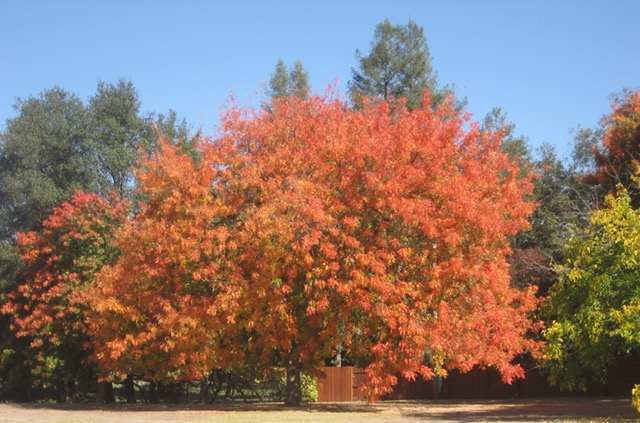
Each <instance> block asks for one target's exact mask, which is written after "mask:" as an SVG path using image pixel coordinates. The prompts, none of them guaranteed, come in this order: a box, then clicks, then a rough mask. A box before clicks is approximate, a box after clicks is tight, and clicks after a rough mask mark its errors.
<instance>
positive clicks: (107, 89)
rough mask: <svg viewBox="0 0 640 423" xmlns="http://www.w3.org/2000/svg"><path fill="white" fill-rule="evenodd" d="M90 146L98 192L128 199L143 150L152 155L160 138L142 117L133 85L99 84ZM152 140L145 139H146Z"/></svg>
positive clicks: (91, 104)
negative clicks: (136, 165)
mask: <svg viewBox="0 0 640 423" xmlns="http://www.w3.org/2000/svg"><path fill="white" fill-rule="evenodd" d="M87 112H88V115H89V122H90V126H89V130H90V133H89V142H90V146H91V150H92V153H93V158H94V159H95V160H96V163H95V169H96V171H97V173H98V175H97V176H98V177H97V183H98V192H100V193H101V194H102V195H108V194H109V192H111V191H112V190H115V191H116V192H117V193H118V194H119V195H120V196H123V197H127V196H128V195H129V193H130V192H131V191H132V189H133V187H134V182H133V176H132V166H133V164H134V163H135V161H136V160H137V159H138V156H139V153H140V151H141V150H143V149H144V150H147V151H150V150H151V149H152V146H153V143H154V142H155V139H156V136H157V134H153V133H150V132H149V131H148V128H149V127H150V126H152V122H150V121H148V120H145V119H144V118H143V117H141V116H140V101H139V100H138V94H137V92H136V90H135V88H134V86H133V83H131V82H130V81H125V80H122V79H121V80H119V81H118V82H117V83H116V84H111V83H107V82H102V81H101V82H99V83H98V87H97V90H96V94H95V95H94V96H93V97H91V99H90V100H89V105H88V110H87ZM149 135H151V137H149V138H146V137H145V136H149Z"/></svg>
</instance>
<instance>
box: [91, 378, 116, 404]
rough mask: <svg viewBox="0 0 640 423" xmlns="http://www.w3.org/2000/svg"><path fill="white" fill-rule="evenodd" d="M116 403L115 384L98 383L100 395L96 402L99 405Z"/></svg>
mask: <svg viewBox="0 0 640 423" xmlns="http://www.w3.org/2000/svg"><path fill="white" fill-rule="evenodd" d="M115 401H116V399H115V396H114V395H113V384H112V383H111V382H98V395H97V396H96V402H98V403H99V404H102V403H106V404H113V403H114V402H115Z"/></svg>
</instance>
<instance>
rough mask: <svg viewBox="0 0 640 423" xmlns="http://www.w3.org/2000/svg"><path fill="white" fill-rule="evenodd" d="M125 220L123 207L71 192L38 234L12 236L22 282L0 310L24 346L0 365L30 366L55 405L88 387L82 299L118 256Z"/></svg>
mask: <svg viewBox="0 0 640 423" xmlns="http://www.w3.org/2000/svg"><path fill="white" fill-rule="evenodd" d="M126 216H127V207H126V204H125V203H122V202H119V201H117V200H116V199H111V200H106V199H104V198H102V197H100V196H98V195H97V194H85V193H83V192H81V191H78V192H76V194H74V196H73V197H72V198H71V200H70V201H69V202H65V203H63V204H62V205H61V206H59V207H57V208H56V209H55V210H54V212H53V214H52V215H51V216H50V217H48V218H47V219H46V220H45V221H44V222H43V224H42V229H41V230H39V231H32V232H26V233H18V235H17V245H18V253H19V255H20V257H21V259H22V261H23V262H24V271H23V273H22V275H21V276H22V281H23V282H22V283H21V284H20V285H19V286H18V287H17V288H16V289H15V290H13V291H11V292H9V293H8V294H7V295H6V296H5V297H4V299H5V301H6V302H5V303H4V305H3V306H2V308H1V309H0V312H1V313H2V314H4V315H6V316H8V317H9V319H10V322H11V330H12V331H13V332H14V334H15V335H16V336H17V337H18V338H24V339H27V340H28V341H29V343H30V344H29V347H28V348H26V349H25V350H22V351H15V350H14V351H8V350H5V351H4V354H5V357H3V359H4V360H11V359H12V358H11V355H19V356H20V360H23V361H27V362H28V364H29V366H30V367H31V371H32V375H33V376H34V380H33V383H34V384H36V385H38V386H40V387H42V388H47V387H49V388H50V389H51V390H53V391H55V394H56V396H57V398H58V400H61V399H63V398H64V397H65V396H67V395H73V393H74V392H75V389H77V388H78V383H80V384H84V385H85V386H84V387H83V388H84V391H89V390H93V388H94V387H95V386H91V385H90V386H89V387H87V386H86V384H87V383H95V381H96V379H95V377H96V375H95V370H94V369H93V367H92V366H91V365H90V364H89V362H88V355H89V353H88V351H87V349H86V348H87V343H88V337H87V331H86V326H85V312H86V310H87V306H86V303H85V300H84V298H83V294H84V292H85V290H86V289H87V288H88V287H90V286H91V284H93V282H94V274H95V273H96V272H97V271H98V270H100V268H101V267H102V266H103V265H105V264H106V263H109V262H110V261H112V260H113V259H114V258H115V256H116V255H117V254H118V249H117V248H115V247H114V246H113V245H112V240H113V234H114V232H115V231H116V229H117V228H118V227H119V226H120V225H121V224H122V222H123V221H124V220H125V218H126ZM7 354H8V355H7Z"/></svg>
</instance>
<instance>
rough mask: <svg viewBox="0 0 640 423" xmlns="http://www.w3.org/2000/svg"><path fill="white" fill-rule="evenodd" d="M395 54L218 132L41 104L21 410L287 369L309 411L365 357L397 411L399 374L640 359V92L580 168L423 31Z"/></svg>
mask: <svg viewBox="0 0 640 423" xmlns="http://www.w3.org/2000/svg"><path fill="white" fill-rule="evenodd" d="M370 47H371V48H370V51H369V53H368V54H367V55H364V54H363V53H361V52H360V51H357V52H356V59H357V68H354V69H353V75H352V80H351V81H350V83H349V98H348V100H341V99H336V100H327V99H325V98H323V97H322V96H312V94H311V87H310V85H309V77H308V73H307V71H306V70H305V69H304V67H303V65H302V63H300V62H296V63H295V64H294V65H293V67H291V68H288V67H287V65H286V64H285V63H284V62H282V61H279V62H278V63H277V64H276V68H275V71H274V73H273V74H272V75H271V78H270V83H269V88H268V91H267V93H266V94H267V95H266V98H265V101H264V103H263V106H262V107H261V110H259V111H250V110H244V109H242V108H240V107H232V108H231V109H230V110H229V111H228V112H227V113H226V114H225V115H224V116H223V117H222V119H221V122H222V123H221V135H220V136H219V137H217V138H216V139H210V138H207V137H202V136H200V134H197V133H196V134H193V133H190V132H189V128H188V126H187V124H186V122H185V121H184V120H180V119H179V118H178V117H177V115H176V113H175V112H169V113H167V114H166V115H156V114H147V115H143V114H142V113H141V112H140V110H139V104H140V103H139V100H138V96H137V93H136V91H135V88H134V86H133V84H132V83H131V82H128V81H124V80H121V81H118V82H117V83H115V84H111V83H107V82H100V83H99V84H98V86H97V90H96V94H95V95H94V96H92V97H91V98H90V99H89V100H88V102H86V103H85V102H83V101H82V100H81V99H79V98H78V97H77V96H75V95H73V94H70V93H67V92H66V91H64V90H63V89H62V88H58V87H56V88H53V89H49V90H46V91H44V92H43V93H42V94H40V96H39V97H30V98H28V99H26V100H19V101H18V102H17V103H16V112H17V116H16V117H14V118H11V119H9V120H8V121H7V125H6V128H5V130H4V132H3V133H2V134H1V145H0V236H1V237H2V239H1V240H0V242H1V243H2V244H1V245H0V247H1V249H0V257H1V258H2V261H1V263H0V264H1V268H0V272H1V273H0V277H1V285H0V296H1V298H2V308H1V309H0V311H1V313H0V331H2V334H3V336H2V345H0V348H1V349H2V355H1V357H0V360H1V361H0V395H2V399H3V400H12V401H40V400H52V399H53V400H58V401H65V400H75V401H85V400H96V398H97V399H99V400H105V401H110V400H113V394H112V392H113V391H112V383H114V382H115V383H120V384H122V386H123V390H124V395H125V397H126V398H127V400H128V401H135V390H134V384H135V383H138V386H139V387H140V386H143V387H144V388H143V389H142V391H140V392H144V393H145V395H146V398H148V399H150V400H162V399H163V398H164V399H165V400H169V399H173V400H175V399H176V398H177V397H176V392H177V390H179V389H178V388H177V387H180V386H182V387H184V386H186V385H185V382H195V381H198V386H200V389H201V392H202V393H203V394H202V395H201V397H200V398H201V399H202V398H204V399H205V400H206V399H207V398H209V397H207V392H208V390H209V389H210V388H211V387H212V386H218V385H214V383H217V382H216V381H218V380H219V379H220V375H227V376H226V377H227V378H228V379H229V380H232V381H233V380H239V379H238V378H241V379H242V380H248V381H257V380H264V381H273V380H274V375H278V376H276V377H275V379H276V380H280V385H278V384H275V385H273V388H270V389H272V391H273V392H280V394H278V395H281V397H279V398H282V399H284V400H285V402H287V403H289V404H296V403H299V402H300V401H302V400H303V392H308V391H309V390H311V391H312V390H313V389H312V388H310V387H309V386H310V385H312V382H310V380H312V378H313V377H316V376H320V375H319V368H320V367H322V366H323V365H327V364H329V365H331V364H333V365H340V364H344V363H348V364H355V365H358V366H361V367H362V368H364V369H365V370H366V372H367V374H368V376H369V380H370V386H369V387H368V389H369V394H370V397H371V398H375V397H377V396H380V395H381V394H384V393H385V392H387V391H388V390H389V389H390V387H391V386H392V385H393V384H394V383H395V382H396V376H397V375H398V374H402V375H403V376H405V377H411V376H412V375H417V374H420V375H422V376H423V377H426V378H429V377H434V376H435V375H443V376H444V375H446V371H447V370H448V369H454V368H456V369H461V370H469V369H471V368H472V367H473V366H476V365H478V366H491V367H495V368H497V369H498V370H499V371H500V372H501V374H502V376H503V379H504V380H505V381H512V380H514V379H515V378H518V377H522V376H523V375H524V372H523V369H522V368H520V366H519V365H517V364H514V363H516V360H515V359H516V358H517V357H519V356H521V355H523V354H529V355H532V356H533V357H534V358H536V359H538V360H539V362H540V364H541V365H542V366H543V367H546V368H547V369H548V371H549V375H550V379H551V380H552V381H553V382H555V383H558V384H561V385H563V386H565V387H568V388H575V387H580V386H581V384H583V383H584V380H586V378H587V377H590V376H593V375H595V376H597V377H600V378H606V370H607V368H608V367H609V366H610V365H611V364H612V363H614V362H615V361H616V359H617V358H618V357H619V356H621V355H625V354H632V353H634V352H635V351H637V349H638V342H640V337H639V336H638V335H637V334H638V333H640V331H638V322H637V319H636V318H635V317H634V316H636V315H637V313H636V312H637V309H638V307H639V305H638V304H640V300H639V296H638V293H639V292H640V290H639V289H638V286H639V284H640V281H638V279H637V275H638V274H639V273H638V270H640V269H639V268H638V260H637V257H638V256H637V255H638V251H640V249H638V248H637V245H636V244H637V242H639V241H638V239H640V237H639V236H638V235H637V234H636V232H635V231H636V226H638V224H639V222H640V220H639V219H638V217H637V216H636V210H637V206H638V201H639V200H638V188H637V180H636V176H635V174H636V166H637V163H636V155H637V154H638V152H639V151H640V145H639V144H640V94H639V93H638V92H634V91H626V92H624V93H623V94H622V95H620V96H618V97H617V98H615V100H614V102H613V107H612V112H611V114H610V115H608V116H606V117H605V118H604V119H603V121H602V123H601V125H600V126H599V127H598V128H597V129H591V130H579V131H578V132H577V133H576V136H575V143H574V146H575V148H574V151H573V155H572V157H570V158H568V159H564V158H560V157H558V156H557V154H556V152H555V151H554V149H553V147H552V146H549V145H545V146H543V147H541V148H540V149H539V150H538V151H535V152H534V151H531V149H530V147H529V145H528V140H527V139H526V138H525V137H518V136H516V133H515V127H514V126H513V125H511V124H510V123H509V122H508V121H507V117H506V114H505V113H503V112H502V111H501V110H499V109H495V110H494V111H492V113H490V114H489V115H488V116H487V117H486V118H485V120H484V121H483V122H482V123H481V124H480V125H479V126H471V127H469V125H468V121H467V119H466V117H465V115H464V113H463V112H462V109H463V108H464V101H461V100H456V99H455V98H454V97H453V95H452V91H453V90H452V89H450V88H447V87H440V86H439V85H438V82H437V80H436V78H435V73H434V72H433V71H432V67H431V60H430V56H429V50H428V46H427V43H426V39H425V37H424V33H423V29H422V28H421V27H420V26H418V25H417V24H416V23H415V22H413V21H409V23H408V24H407V25H393V24H391V23H390V22H389V21H385V22H383V23H381V24H379V25H377V26H376V30H375V34H374V39H373V41H372V43H371V46H370ZM607 194H610V195H611V196H610V197H607V198H606V199H605V196H606V195H607ZM277 369H284V370H277ZM279 371H281V372H284V373H282V374H280V373H278V372H279ZM234 375H235V376H234ZM216 378H217V379H216ZM310 378H311V379H310ZM225 380H226V379H225ZM98 382H101V383H100V385H99V384H98ZM303 382H304V383H303ZM270 383H271V382H270ZM249 385H252V384H249ZM98 386H100V390H98ZM227 386H228V385H227ZM269 386H271V385H269ZM303 388H304V389H303ZM180 389H182V388H180ZM216 389H221V388H216ZM98 392H99V395H98ZM164 393H166V395H164ZM97 395H98V396H97ZM163 395H164V397H163ZM305 396H306V397H307V398H309V395H308V394H306V395H305ZM310 397H311V398H312V397H313V396H312V395H311V396H310Z"/></svg>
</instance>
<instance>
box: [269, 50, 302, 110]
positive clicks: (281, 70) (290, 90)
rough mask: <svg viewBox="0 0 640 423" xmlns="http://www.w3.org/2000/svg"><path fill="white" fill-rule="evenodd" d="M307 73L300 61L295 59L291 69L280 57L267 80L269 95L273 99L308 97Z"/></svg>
mask: <svg viewBox="0 0 640 423" xmlns="http://www.w3.org/2000/svg"><path fill="white" fill-rule="evenodd" d="M310 92H311V87H310V86H309V73H308V72H307V71H306V70H305V69H304V66H303V65H302V62H301V61H299V60H296V62H295V64H294V65H293V67H292V68H291V69H288V68H287V65H286V63H285V62H284V61H283V60H282V59H281V60H278V62H277V63H276V69H275V71H274V73H273V74H272V75H271V79H270V80H269V90H268V94H269V97H270V98H271V99H272V100H273V99H280V98H287V97H298V98H300V99H302V100H306V99H308V98H309V94H310Z"/></svg>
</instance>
